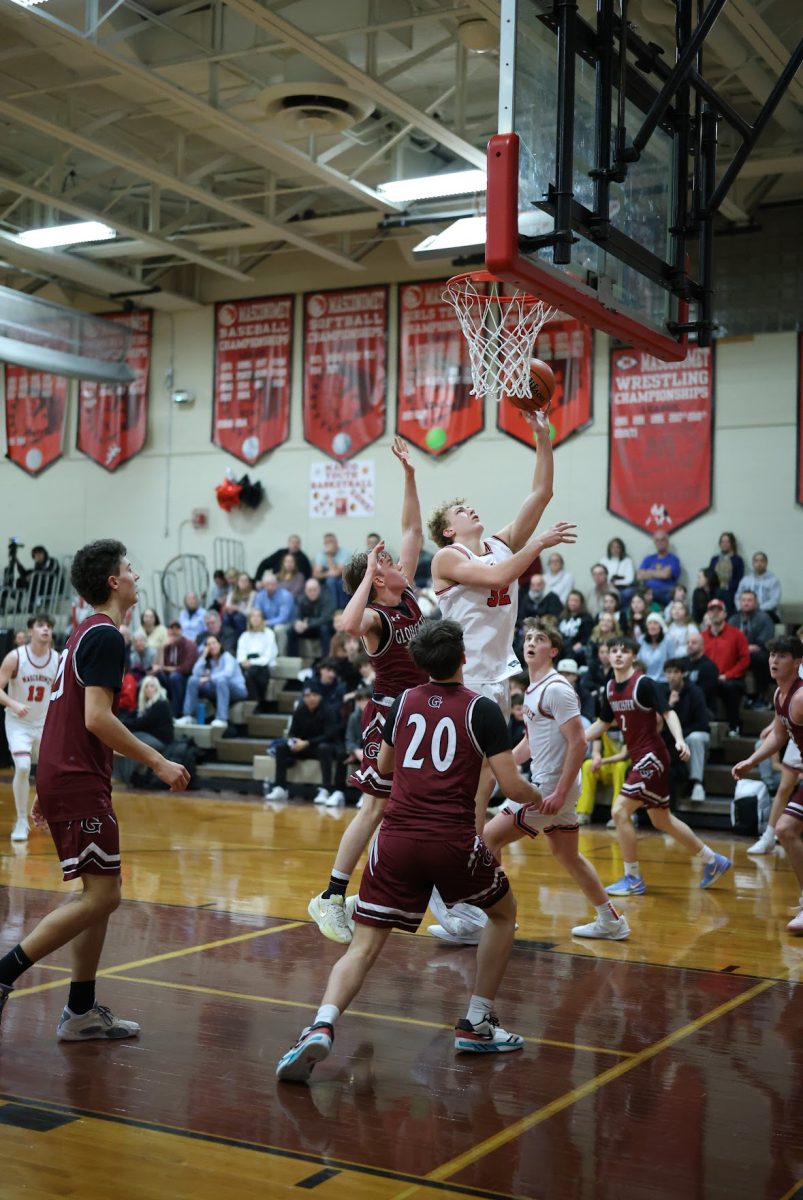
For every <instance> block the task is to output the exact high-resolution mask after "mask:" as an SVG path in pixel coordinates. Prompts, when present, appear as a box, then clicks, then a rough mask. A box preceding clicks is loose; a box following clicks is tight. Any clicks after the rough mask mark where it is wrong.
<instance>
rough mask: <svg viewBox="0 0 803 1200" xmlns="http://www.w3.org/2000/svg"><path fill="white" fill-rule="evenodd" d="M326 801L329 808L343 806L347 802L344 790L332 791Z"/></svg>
mask: <svg viewBox="0 0 803 1200" xmlns="http://www.w3.org/2000/svg"><path fill="white" fill-rule="evenodd" d="M324 803H325V805H326V807H327V808H342V807H343V805H344V804H345V803H346V797H345V796H344V795H343V793H342V792H339V791H338V792H331V793H330V794H329V796H327V798H326V800H325V801H324Z"/></svg>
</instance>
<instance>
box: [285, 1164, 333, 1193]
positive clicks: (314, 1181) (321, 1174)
mask: <svg viewBox="0 0 803 1200" xmlns="http://www.w3.org/2000/svg"><path fill="white" fill-rule="evenodd" d="M340 1174H341V1172H340V1171H335V1170H333V1169H332V1168H331V1167H324V1169H323V1170H322V1171H316V1172H315V1174H314V1175H308V1176H307V1178H306V1179H300V1180H299V1181H298V1183H296V1184H294V1185H293V1186H294V1187H300V1188H308V1189H309V1190H310V1191H311V1190H312V1189H313V1188H316V1187H319V1186H320V1184H322V1183H326V1181H327V1179H334V1177H335V1176H336V1175H340Z"/></svg>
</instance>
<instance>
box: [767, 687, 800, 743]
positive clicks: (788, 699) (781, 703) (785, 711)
mask: <svg viewBox="0 0 803 1200" xmlns="http://www.w3.org/2000/svg"><path fill="white" fill-rule="evenodd" d="M802 687H803V679H801V678H800V676H799V675H798V677H797V679H793V680H792V683H791V685H790V687H789V691H788V692H787V693H786V695H785V696H784V698H783V700H781V698H780V696H781V689H780V688H776V691H775V696H774V697H773V704H774V706H775V715H776V716H777V717H778V718H779V720H780V721H781V723H782V725H783V727H784V729H785V730H786V732H787V733H788V734H789V736H790V738H792V740H793V741H794V743H795V745H796V746H797V748H798V750H799V751H800V753H801V754H803V725H797V724H795V722H794V721H793V720H792V718H791V717H790V715H789V705H790V704H791V703H792V697H793V696H794V694H795V692H797V691H798V689H799V688H802Z"/></svg>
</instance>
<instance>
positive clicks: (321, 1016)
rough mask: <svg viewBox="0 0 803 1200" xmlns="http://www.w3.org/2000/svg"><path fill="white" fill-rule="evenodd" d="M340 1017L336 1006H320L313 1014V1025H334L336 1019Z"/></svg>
mask: <svg viewBox="0 0 803 1200" xmlns="http://www.w3.org/2000/svg"><path fill="white" fill-rule="evenodd" d="M339 1016H340V1009H339V1008H338V1007H337V1005H336V1004H322V1005H321V1007H320V1008H319V1009H318V1011H317V1013H316V1014H315V1020H314V1021H313V1022H312V1023H313V1025H318V1024H319V1023H320V1022H323V1023H324V1025H334V1023H335V1021H336V1020H337V1018H338V1017H339Z"/></svg>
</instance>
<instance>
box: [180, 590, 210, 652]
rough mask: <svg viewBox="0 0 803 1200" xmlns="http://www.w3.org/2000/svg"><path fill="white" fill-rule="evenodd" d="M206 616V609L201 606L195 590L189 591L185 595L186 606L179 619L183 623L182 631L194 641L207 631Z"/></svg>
mask: <svg viewBox="0 0 803 1200" xmlns="http://www.w3.org/2000/svg"><path fill="white" fill-rule="evenodd" d="M205 616H206V609H205V608H201V606H200V604H199V603H198V597H197V596H196V594H195V592H187V595H186V596H185V597H184V607H183V608H182V610H181V612H180V613H179V614H178V620H179V624H180V625H181V632H182V633H183V634H184V636H185V637H186V638H189V639H190V641H191V642H194V641H195V640H196V639H197V638H198V636H199V634H202V633H205V632H206V626H205V625H204V617H205Z"/></svg>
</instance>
